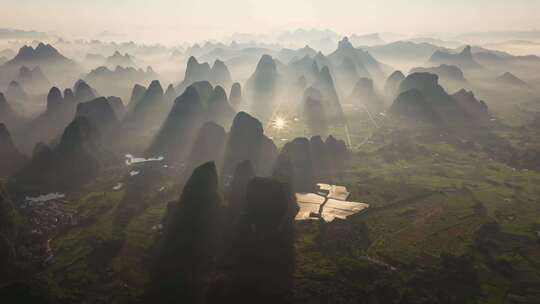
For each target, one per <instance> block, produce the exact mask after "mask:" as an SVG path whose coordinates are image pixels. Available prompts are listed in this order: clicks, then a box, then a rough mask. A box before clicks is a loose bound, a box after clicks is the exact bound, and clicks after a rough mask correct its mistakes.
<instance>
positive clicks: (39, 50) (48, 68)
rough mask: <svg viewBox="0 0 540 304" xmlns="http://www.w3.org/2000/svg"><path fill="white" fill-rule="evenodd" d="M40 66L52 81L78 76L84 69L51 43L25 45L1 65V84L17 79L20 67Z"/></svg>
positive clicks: (62, 80) (61, 80)
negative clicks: (34, 46) (35, 45)
mask: <svg viewBox="0 0 540 304" xmlns="http://www.w3.org/2000/svg"><path fill="white" fill-rule="evenodd" d="M23 66H26V67H28V68H30V69H33V68H35V67H38V66H39V67H40V69H41V70H42V71H43V73H44V74H46V75H48V78H49V80H50V81H51V82H53V83H56V82H62V83H65V82H66V80H69V79H72V78H74V77H77V76H78V75H79V74H80V73H81V72H82V69H81V68H80V67H79V66H78V65H77V64H76V63H75V62H74V61H73V60H71V59H68V58H67V57H65V56H64V55H62V54H60V52H58V50H56V49H55V48H54V47H53V46H51V45H50V44H44V43H39V44H38V46H37V47H36V48H33V47H31V46H23V47H21V48H20V49H19V51H18V53H17V55H16V56H15V57H14V58H13V59H11V60H9V61H7V62H6V63H5V64H3V65H2V66H0V85H1V84H2V83H8V82H9V81H10V80H13V79H16V78H17V77H18V74H19V69H20V68H21V67H23Z"/></svg>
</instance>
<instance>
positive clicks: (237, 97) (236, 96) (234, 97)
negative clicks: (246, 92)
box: [229, 82, 244, 108]
mask: <svg viewBox="0 0 540 304" xmlns="http://www.w3.org/2000/svg"><path fill="white" fill-rule="evenodd" d="M229 100H230V102H231V105H232V106H233V107H236V108H238V107H239V106H240V105H242V103H243V102H244V100H243V98H242V86H241V85H240V83H238V82H235V83H233V85H232V87H231V93H230V94H229Z"/></svg>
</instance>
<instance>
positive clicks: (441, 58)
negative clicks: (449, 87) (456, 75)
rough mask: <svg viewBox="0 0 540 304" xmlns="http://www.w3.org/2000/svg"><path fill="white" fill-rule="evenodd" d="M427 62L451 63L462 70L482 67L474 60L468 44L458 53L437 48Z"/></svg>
mask: <svg viewBox="0 0 540 304" xmlns="http://www.w3.org/2000/svg"><path fill="white" fill-rule="evenodd" d="M429 63H431V64H433V65H442V64H446V65H453V66H456V67H458V68H460V69H462V70H474V69H483V67H482V66H481V65H480V64H479V63H478V62H476V60H474V58H473V55H472V51H471V47H470V46H466V47H465V48H464V49H463V51H461V53H458V54H454V53H449V52H445V51H439V50H437V51H435V53H433V55H432V56H431V58H430V59H429Z"/></svg>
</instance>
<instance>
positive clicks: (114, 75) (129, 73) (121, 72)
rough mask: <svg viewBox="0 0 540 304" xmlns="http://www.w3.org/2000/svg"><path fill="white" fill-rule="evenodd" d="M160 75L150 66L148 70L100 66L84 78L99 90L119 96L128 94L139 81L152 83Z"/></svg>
mask: <svg viewBox="0 0 540 304" xmlns="http://www.w3.org/2000/svg"><path fill="white" fill-rule="evenodd" d="M156 78H158V75H157V74H156V73H155V72H154V71H153V70H152V69H150V68H148V69H147V70H146V71H145V70H143V69H135V68H133V67H130V66H128V67H122V66H116V67H115V68H114V69H112V70H111V69H109V68H108V67H104V66H100V67H98V68H96V69H94V70H92V71H90V73H88V75H86V77H85V78H84V79H85V80H86V81H87V82H88V83H89V84H91V85H92V86H93V87H95V88H96V90H97V91H99V92H102V91H103V92H108V93H109V94H114V95H118V96H128V94H129V93H130V90H131V89H132V86H134V85H135V84H138V83H145V84H146V83H150V82H151V81H152V80H154V79H156Z"/></svg>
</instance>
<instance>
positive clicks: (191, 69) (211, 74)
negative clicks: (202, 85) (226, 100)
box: [177, 56, 232, 91]
mask: <svg viewBox="0 0 540 304" xmlns="http://www.w3.org/2000/svg"><path fill="white" fill-rule="evenodd" d="M199 81H209V82H210V83H211V84H212V85H213V86H215V85H220V86H222V87H224V88H227V89H228V88H229V87H230V86H231V84H232V77H231V73H230V71H229V69H228V67H227V65H226V64H225V63H224V62H223V61H221V60H218V59H216V60H215V61H214V64H213V65H212V67H210V64H208V63H207V62H204V63H199V62H198V61H197V59H196V58H195V57H193V56H191V57H190V58H189V59H188V62H187V67H186V73H185V76H184V80H183V81H182V83H181V84H180V85H179V86H178V87H177V90H178V91H183V90H184V89H185V88H187V87H188V86H190V85H192V84H193V83H195V82H199Z"/></svg>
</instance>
